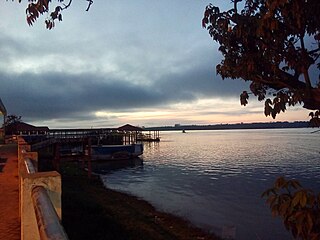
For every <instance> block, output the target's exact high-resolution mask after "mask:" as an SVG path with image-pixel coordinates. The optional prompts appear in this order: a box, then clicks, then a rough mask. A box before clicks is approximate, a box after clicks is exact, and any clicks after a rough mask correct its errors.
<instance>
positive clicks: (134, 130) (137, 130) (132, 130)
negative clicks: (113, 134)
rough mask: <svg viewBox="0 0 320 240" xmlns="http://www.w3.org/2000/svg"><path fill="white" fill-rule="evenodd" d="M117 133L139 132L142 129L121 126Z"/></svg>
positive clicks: (128, 125) (127, 125)
mask: <svg viewBox="0 0 320 240" xmlns="http://www.w3.org/2000/svg"><path fill="white" fill-rule="evenodd" d="M118 130H119V131H128V132H140V131H142V130H143V129H142V128H141V127H135V126H132V125H130V124H126V125H123V126H121V127H119V128H118Z"/></svg>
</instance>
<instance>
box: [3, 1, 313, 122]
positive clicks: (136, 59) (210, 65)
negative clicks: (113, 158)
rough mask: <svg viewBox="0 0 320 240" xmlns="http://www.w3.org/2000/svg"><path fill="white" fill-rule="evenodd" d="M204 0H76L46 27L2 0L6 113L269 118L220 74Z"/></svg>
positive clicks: (100, 118)
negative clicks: (90, 1)
mask: <svg viewBox="0 0 320 240" xmlns="http://www.w3.org/2000/svg"><path fill="white" fill-rule="evenodd" d="M210 2H212V1H204V0H203V1H202V0H187V1H178V0H176V1H172V0H161V1H152V0H151V1H150V0H148V1H147V0H135V1H132V0H121V1H119V0H110V1H109V0H108V1H98V0H96V1H94V4H93V5H92V6H91V9H90V11H89V12H86V11H85V9H86V7H87V2H86V1H84V0H78V1H74V2H73V4H72V5H71V7H70V8H69V9H67V10H65V11H64V12H63V21H62V22H61V23H58V24H57V25H56V27H55V28H54V29H53V30H51V31H49V30H46V28H45V26H44V20H45V17H46V16H43V17H42V18H40V20H38V21H37V22H36V23H35V24H34V26H33V27H29V26H28V25H27V23H26V20H25V8H26V4H27V1H22V3H20V4H19V3H18V1H14V2H11V1H1V3H0V16H1V22H0V30H1V34H0V56H1V58H0V81H1V85H0V86H1V87H0V97H1V99H2V101H3V102H4V104H5V105H6V108H7V110H8V113H9V114H16V115H20V116H22V119H23V120H24V121H26V122H29V123H31V124H36V125H47V126H49V127H50V128H61V127H114V126H120V125H123V124H125V123H131V124H133V125H139V126H160V125H173V124H176V123H180V124H216V123H236V122H258V121H259V122H266V121H272V118H266V117H265V116H264V114H263V105H264V104H263V103H262V102H258V101H256V100H254V99H253V98H252V99H250V102H249V105H248V106H247V107H243V106H240V103H239V94H240V93H241V92H242V91H243V90H247V89H248V85H247V84H245V83H243V82H241V81H232V80H221V78H220V77H219V76H217V75H216V71H215V66H216V65H217V64H218V63H219V62H220V60H221V55H220V54H219V53H218V51H217V45H216V44H215V43H214V42H213V41H212V40H211V39H210V37H209V34H208V33H207V31H206V30H205V29H202V27H201V20H202V15H203V12H204V9H205V7H206V5H207V4H208V3H210ZM216 2H217V3H219V2H221V1H216ZM226 2H228V1H226ZM213 3H215V2H213ZM221 7H225V6H221ZM276 120H278V121H283V120H289V121H294V120H308V112H307V111H306V110H303V109H302V108H301V107H295V108H290V109H289V110H288V111H287V112H286V113H284V114H280V116H279V117H277V119H276Z"/></svg>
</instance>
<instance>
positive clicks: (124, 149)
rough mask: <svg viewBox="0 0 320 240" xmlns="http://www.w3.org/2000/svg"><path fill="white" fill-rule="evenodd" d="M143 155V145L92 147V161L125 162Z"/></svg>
mask: <svg viewBox="0 0 320 240" xmlns="http://www.w3.org/2000/svg"><path fill="white" fill-rule="evenodd" d="M142 154H143V144H141V143H135V144H130V145H93V146H91V157H92V160H126V159H131V158H135V157H138V156H140V155H142Z"/></svg>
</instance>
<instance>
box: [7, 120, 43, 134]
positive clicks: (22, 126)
mask: <svg viewBox="0 0 320 240" xmlns="http://www.w3.org/2000/svg"><path fill="white" fill-rule="evenodd" d="M6 129H7V130H9V129H10V130H11V131H16V132H22V131H49V128H48V127H36V126H33V125H31V124H28V123H24V122H16V123H12V124H10V125H9V126H7V127H6Z"/></svg>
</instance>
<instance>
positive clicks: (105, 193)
mask: <svg viewBox="0 0 320 240" xmlns="http://www.w3.org/2000/svg"><path fill="white" fill-rule="evenodd" d="M61 174H62V220H63V225H64V227H65V230H66V232H67V234H68V236H69V238H70V240H73V239H76V240H82V239H86V240H88V239H95V240H100V239H137V240H138V239H139V240H144V239H146V240H147V239H148V240H153V239H154V240H158V239H218V238H217V237H215V236H213V235H212V234H209V233H207V232H205V231H203V230H201V229H198V228H196V227H194V226H192V225H191V224H190V223H189V222H188V221H186V220H184V219H181V218H178V217H176V216H173V215H171V214H168V213H163V212H159V211H157V210H156V209H155V208H154V207H153V206H152V205H150V204H149V203H148V202H146V201H144V200H141V199H138V198H136V197H134V196H131V195H128V194H124V193H120V192H117V191H113V190H111V189H107V188H105V187H104V186H103V184H102V182H101V181H100V179H99V178H98V177H96V176H93V177H92V178H91V179H89V178H88V177H87V174H86V172H84V171H82V170H81V169H79V168H78V165H77V164H76V163H65V164H63V165H62V168H61Z"/></svg>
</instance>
